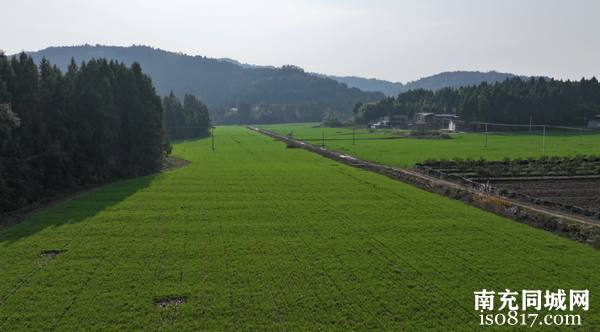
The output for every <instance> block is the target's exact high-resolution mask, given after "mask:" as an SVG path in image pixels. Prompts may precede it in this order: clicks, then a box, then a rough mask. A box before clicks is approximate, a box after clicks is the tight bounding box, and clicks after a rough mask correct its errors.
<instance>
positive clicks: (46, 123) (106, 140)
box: [0, 53, 170, 212]
mask: <svg viewBox="0 0 600 332" xmlns="http://www.w3.org/2000/svg"><path fill="white" fill-rule="evenodd" d="M0 105H3V106H2V108H1V109H0V119H1V120H2V123H1V124H0V138H1V139H2V140H1V141H0V212H5V211H9V210H14V209H17V208H19V207H22V206H23V205H26V204H28V203H30V202H32V201H35V200H37V199H39V198H41V197H43V196H44V195H47V194H49V193H50V192H52V191H55V190H62V189H66V188H72V187H76V186H80V185H83V184H87V183H98V182H103V181H104V180H106V179H110V178H120V177H129V176H138V175H142V174H149V173H153V172H156V171H158V170H159V169H160V166H161V160H162V157H163V154H164V153H165V152H169V151H170V146H169V142H168V140H167V137H166V133H165V131H164V129H163V126H162V105H161V101H160V97H158V96H157V95H156V92H155V90H154V87H153V86H152V81H151V79H150V78H149V77H148V76H147V75H145V74H144V73H142V69H141V67H140V65H139V64H138V63H134V64H133V65H132V66H131V67H130V68H129V67H126V66H125V65H124V64H123V63H119V62H114V61H110V62H108V61H107V60H105V59H98V60H90V61H89V62H87V63H85V62H84V63H82V64H81V68H78V66H77V64H76V63H75V62H73V61H72V62H71V64H70V65H69V68H68V70H67V72H66V73H65V74H62V72H61V71H60V70H59V69H58V68H57V67H56V66H51V65H50V62H48V61H47V60H46V59H43V60H42V61H41V63H40V65H39V69H38V67H37V66H36V65H35V63H34V61H33V59H32V58H31V57H29V56H27V55H26V54H25V53H21V54H20V55H19V56H18V57H16V56H14V57H12V58H11V59H8V58H7V57H6V56H5V55H4V54H0Z"/></svg>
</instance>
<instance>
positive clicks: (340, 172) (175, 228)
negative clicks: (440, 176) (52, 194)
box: [0, 127, 600, 331]
mask: <svg viewBox="0 0 600 332" xmlns="http://www.w3.org/2000/svg"><path fill="white" fill-rule="evenodd" d="M216 132H218V133H221V134H220V135H221V136H216V139H215V143H216V149H215V150H214V153H213V152H212V150H211V141H210V140H207V139H204V140H196V141H188V142H183V143H179V144H175V145H174V155H176V156H180V157H183V158H186V159H188V160H190V161H191V164H190V165H189V166H188V167H186V168H182V169H179V170H176V171H173V172H169V173H163V174H160V175H155V176H150V177H146V178H141V179H137V180H133V181H129V182H125V183H119V184H114V185H111V186H108V187H105V188H103V189H100V190H97V191H94V192H91V193H88V194H86V195H82V196H79V197H77V198H75V199H73V200H71V201H69V202H67V203H65V204H62V205H60V206H57V207H55V208H53V209H52V210H49V211H47V212H45V213H44V214H41V215H39V216H37V217H35V218H33V219H30V220H28V221H26V222H25V223H23V224H21V225H18V226H16V227H14V228H12V229H10V230H8V231H6V232H3V233H2V234H0V298H2V301H0V329H1V330H6V331H11V330H28V331H42V330H52V329H56V330H76V329H79V330H82V331H83V330H86V331H87V330H97V331H106V330H120V331H126V330H144V331H148V330H168V331H172V330H181V331H193V330H207V331H222V330H225V331H232V330H237V331H283V330H290V331H298V330H308V331H317V330H322V331H333V330H339V331H350V330H365V331H366V330H370V331H392V330H402V329H404V330H410V331H419V330H431V331H440V330H453V331H458V330H471V331H472V330H482V329H483V328H482V327H481V326H480V325H479V324H480V318H479V314H481V313H480V312H479V311H475V310H474V294H473V292H475V291H481V290H482V289H484V288H485V289H487V290H495V291H505V289H507V288H508V289H510V290H511V291H518V292H520V291H521V290H524V289H526V290H534V289H541V290H542V292H543V291H544V290H550V291H553V292H556V291H557V289H558V288H560V289H565V290H567V292H568V290H569V289H574V290H580V289H581V290H583V289H587V290H589V292H590V298H591V304H590V310H589V311H583V310H581V309H580V308H575V309H574V311H573V312H570V311H568V310H567V311H566V313H574V314H579V315H580V316H581V321H582V326H575V327H574V328H575V329H577V328H582V329H588V330H589V328H592V327H594V326H598V325H599V324H600V311H599V309H598V307H597V306H594V305H593V304H594V303H595V301H594V299H595V298H596V297H595V295H594V294H597V293H598V292H600V276H599V275H598V273H597V271H598V268H599V265H598V264H599V263H598V262H600V252H598V251H596V250H593V249H591V248H590V247H587V246H584V245H581V244H579V243H576V242H572V241H569V240H566V239H564V238H560V237H557V236H554V235H552V234H549V233H547V232H544V231H541V230H538V229H534V228H531V227H528V226H525V225H522V224H518V223H516V222H513V221H511V220H508V219H504V218H501V217H498V216H496V215H492V214H489V213H485V212H482V211H480V210H478V209H476V208H472V207H469V206H467V205H464V204H462V203H458V202H455V201H452V200H449V199H446V198H442V197H439V196H437V195H434V194H430V193H427V192H425V191H422V190H419V189H416V188H414V187H411V186H409V185H406V184H403V183H399V182H397V181H393V180H390V179H388V178H386V177H384V176H381V175H378V174H375V173H371V172H365V171H362V170H359V169H355V168H352V167H348V166H345V165H342V164H339V163H336V162H333V161H331V160H329V159H326V158H322V157H321V156H318V155H316V154H312V153H310V152H307V151H305V150H302V149H286V148H285V145H284V144H283V143H281V142H273V140H272V139H271V138H269V137H266V136H262V135H259V134H257V133H255V132H252V131H250V130H247V129H244V128H240V127H224V128H217V129H216ZM48 251H53V252H54V253H58V252H59V253H60V254H58V255H57V256H56V257H54V259H52V256H48V255H44V254H42V253H43V252H48ZM173 298H184V299H185V300H186V301H185V303H179V304H177V305H176V304H169V305H165V306H162V307H160V306H156V305H154V302H155V301H157V300H166V299H173ZM518 298H519V299H520V296H519V297H518ZM496 301H498V298H497V299H496ZM496 304H497V306H496V307H498V302H496ZM518 304H520V302H518ZM545 309H546V308H543V309H542V310H539V311H533V312H536V313H538V312H539V313H540V314H546V313H548V311H547V310H545ZM498 312H502V313H504V314H507V310H506V309H505V310H503V311H498V310H497V308H496V309H494V311H493V312H492V313H498ZM527 313H530V312H529V311H527ZM561 313H563V312H561ZM550 314H555V311H552V312H550ZM538 321H539V320H538ZM528 322H531V319H529V320H528ZM486 328H487V327H486ZM506 328H508V329H512V328H513V327H512V326H508V325H507V326H506ZM540 328H542V329H543V330H546V328H545V327H542V326H540ZM549 328H550V329H552V328H554V326H552V327H549ZM561 328H562V329H567V330H568V329H569V328H572V327H569V326H561Z"/></svg>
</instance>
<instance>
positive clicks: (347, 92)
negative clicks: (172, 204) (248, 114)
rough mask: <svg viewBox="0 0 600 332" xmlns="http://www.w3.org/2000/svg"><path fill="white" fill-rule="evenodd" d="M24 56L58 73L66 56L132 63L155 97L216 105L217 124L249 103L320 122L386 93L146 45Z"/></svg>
mask: <svg viewBox="0 0 600 332" xmlns="http://www.w3.org/2000/svg"><path fill="white" fill-rule="evenodd" d="M28 54H29V55H30V56H31V57H32V58H33V59H34V60H35V61H36V62H37V63H39V61H41V59H42V57H45V58H46V59H47V60H49V61H50V62H51V63H53V64H56V65H57V66H58V67H59V68H60V69H62V70H63V71H64V70H66V69H67V66H68V64H69V63H70V61H71V58H74V59H75V61H76V62H77V63H81V61H89V60H90V59H92V58H107V59H115V60H118V61H120V62H123V63H125V64H127V65H130V64H131V63H133V62H134V61H137V62H139V63H140V65H141V66H142V67H143V68H144V71H145V72H146V73H147V74H148V75H149V76H150V77H152V81H153V83H154V86H155V87H156V91H157V93H158V94H159V95H162V96H167V95H169V94H170V92H171V91H173V92H174V93H175V94H176V95H178V97H179V98H180V99H182V100H183V99H184V98H183V97H184V96H183V94H184V93H188V94H192V95H195V96H196V97H197V98H198V99H200V100H202V101H203V102H204V103H205V104H206V105H207V106H208V107H209V109H211V111H212V109H213V108H214V109H220V112H219V114H212V116H214V118H215V123H216V124H219V123H221V124H225V123H235V122H236V121H238V120H239V117H236V116H235V114H233V115H232V114H226V113H227V111H229V110H231V108H239V107H240V106H241V104H242V103H243V104H244V105H246V104H250V105H252V106H253V111H255V113H254V114H253V115H252V116H253V117H254V119H252V120H248V121H249V122H256V121H258V122H277V121H298V120H301V121H320V120H321V119H322V118H323V115H324V114H325V113H332V114H337V115H339V116H349V115H351V111H352V107H353V106H354V105H355V104H356V102H357V101H359V100H360V101H362V102H371V101H377V100H380V99H382V98H384V97H385V96H384V95H383V94H382V93H381V92H364V91H361V90H359V89H357V88H348V86H347V85H346V84H343V83H339V82H337V81H335V80H332V79H327V78H322V77H315V76H314V75H311V74H308V73H305V72H304V71H303V70H302V69H300V68H297V67H294V66H284V67H285V68H278V69H271V68H243V67H241V66H239V65H237V64H234V63H231V61H233V60H230V61H226V60H225V59H221V60H220V59H212V58H207V57H203V56H188V55H186V54H182V53H173V52H168V51H164V50H160V49H155V48H152V47H148V46H131V47H117V46H101V45H96V46H91V45H84V46H70V47H49V48H46V49H44V50H41V51H37V52H28ZM257 108H259V109H258V110H257ZM261 110H263V111H261ZM285 110H287V112H286V113H285V116H284V115H282V114H283V113H282V112H283V111H285ZM273 112H275V113H273ZM228 121H229V122H228Z"/></svg>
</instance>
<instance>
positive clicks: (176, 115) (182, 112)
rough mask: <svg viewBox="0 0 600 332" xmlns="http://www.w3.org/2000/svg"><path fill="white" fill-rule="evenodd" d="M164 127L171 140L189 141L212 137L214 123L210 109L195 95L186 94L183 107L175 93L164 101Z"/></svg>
mask: <svg viewBox="0 0 600 332" xmlns="http://www.w3.org/2000/svg"><path fill="white" fill-rule="evenodd" d="M163 107H164V126H165V129H167V131H168V133H169V137H170V138H171V139H174V140H177V139H189V138H198V137H205V136H209V135H210V128H211V127H212V122H211V119H210V116H209V114H208V107H206V105H205V104H204V103H203V102H202V101H201V100H198V99H196V96H194V95H188V94H187V93H186V94H185V97H184V99H183V105H181V100H179V98H177V97H176V96H175V95H174V94H173V91H171V93H170V94H169V95H168V96H167V97H165V98H164V99H163Z"/></svg>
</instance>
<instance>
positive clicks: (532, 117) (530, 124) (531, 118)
mask: <svg viewBox="0 0 600 332" xmlns="http://www.w3.org/2000/svg"><path fill="white" fill-rule="evenodd" d="M532 118H533V117H532V116H530V117H529V133H531V119H532Z"/></svg>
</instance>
